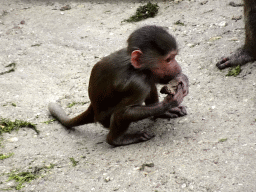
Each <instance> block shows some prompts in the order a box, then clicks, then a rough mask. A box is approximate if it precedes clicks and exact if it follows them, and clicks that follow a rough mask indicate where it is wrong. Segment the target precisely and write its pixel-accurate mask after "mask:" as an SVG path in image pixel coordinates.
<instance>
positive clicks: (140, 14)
mask: <svg viewBox="0 0 256 192" xmlns="http://www.w3.org/2000/svg"><path fill="white" fill-rule="evenodd" d="M158 9H159V6H158V5H157V3H156V4H153V3H151V2H148V3H147V4H146V5H144V6H139V7H138V8H137V10H136V13H135V15H133V16H131V17H130V18H129V19H125V20H124V22H125V21H126V22H138V21H141V20H144V19H147V18H150V17H155V16H156V14H157V13H158Z"/></svg>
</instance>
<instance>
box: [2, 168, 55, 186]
mask: <svg viewBox="0 0 256 192" xmlns="http://www.w3.org/2000/svg"><path fill="white" fill-rule="evenodd" d="M54 166H55V164H52V163H51V164H50V165H49V166H42V167H34V168H30V169H32V171H24V172H18V171H17V170H15V171H12V172H11V173H9V174H8V180H7V181H10V180H14V181H16V182H17V185H16V186H14V187H15V189H16V190H20V189H21V188H23V187H24V185H23V184H24V183H29V182H31V181H32V180H35V179H37V178H39V177H40V176H41V175H42V171H45V170H48V169H53V168H54Z"/></svg>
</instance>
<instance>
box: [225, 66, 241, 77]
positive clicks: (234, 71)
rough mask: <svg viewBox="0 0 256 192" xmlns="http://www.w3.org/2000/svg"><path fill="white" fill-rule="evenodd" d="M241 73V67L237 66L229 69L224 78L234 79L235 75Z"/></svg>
mask: <svg viewBox="0 0 256 192" xmlns="http://www.w3.org/2000/svg"><path fill="white" fill-rule="evenodd" d="M241 71H242V69H241V66H240V65H238V66H237V67H233V68H231V69H230V70H229V72H228V74H227V75H226V76H234V77H236V76H237V75H239V73H241Z"/></svg>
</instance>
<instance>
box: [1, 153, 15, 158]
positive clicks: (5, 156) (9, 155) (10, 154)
mask: <svg viewBox="0 0 256 192" xmlns="http://www.w3.org/2000/svg"><path fill="white" fill-rule="evenodd" d="M13 155H14V153H9V154H8V155H4V154H0V160H4V159H7V158H9V157H11V156H13Z"/></svg>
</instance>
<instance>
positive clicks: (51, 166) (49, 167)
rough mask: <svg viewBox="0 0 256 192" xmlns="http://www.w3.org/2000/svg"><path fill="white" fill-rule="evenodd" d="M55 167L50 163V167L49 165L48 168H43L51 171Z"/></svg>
mask: <svg viewBox="0 0 256 192" xmlns="http://www.w3.org/2000/svg"><path fill="white" fill-rule="evenodd" d="M55 166H56V165H55V164H52V163H50V165H49V166H45V168H47V169H53V168H54V167H55Z"/></svg>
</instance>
